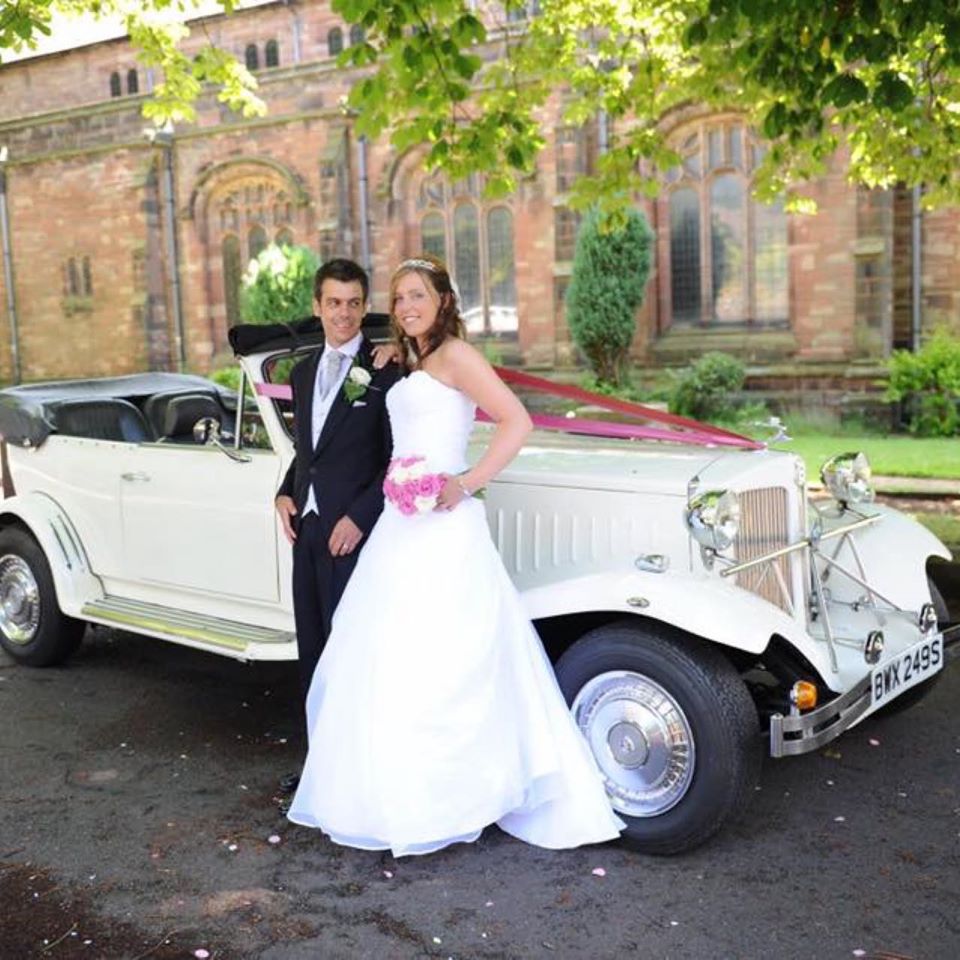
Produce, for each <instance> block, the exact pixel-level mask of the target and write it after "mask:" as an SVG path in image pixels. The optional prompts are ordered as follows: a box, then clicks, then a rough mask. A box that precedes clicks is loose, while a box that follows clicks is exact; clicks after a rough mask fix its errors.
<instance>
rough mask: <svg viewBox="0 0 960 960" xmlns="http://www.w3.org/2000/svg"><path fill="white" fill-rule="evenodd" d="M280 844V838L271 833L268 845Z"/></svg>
mask: <svg viewBox="0 0 960 960" xmlns="http://www.w3.org/2000/svg"><path fill="white" fill-rule="evenodd" d="M279 842H280V837H279V835H277V834H276V833H271V834H270V836H269V837H267V843H279Z"/></svg>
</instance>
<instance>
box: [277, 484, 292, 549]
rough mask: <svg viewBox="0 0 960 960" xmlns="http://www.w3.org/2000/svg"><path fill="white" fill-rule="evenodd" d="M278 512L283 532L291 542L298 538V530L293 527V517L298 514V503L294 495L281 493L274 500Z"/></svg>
mask: <svg viewBox="0 0 960 960" xmlns="http://www.w3.org/2000/svg"><path fill="white" fill-rule="evenodd" d="M274 504H275V505H276V508H277V513H278V514H280V524H281V526H282V527H283V534H284V536H285V537H286V538H287V541H288V542H289V543H291V544H292V543H293V541H294V540H296V539H297V532H296V531H295V530H294V529H293V518H294V517H295V516H296V515H297V505H296V504H295V503H294V502H293V497H288V496H287V495H286V494H281V495H280V496H279V497H277V499H276V500H275V501H274Z"/></svg>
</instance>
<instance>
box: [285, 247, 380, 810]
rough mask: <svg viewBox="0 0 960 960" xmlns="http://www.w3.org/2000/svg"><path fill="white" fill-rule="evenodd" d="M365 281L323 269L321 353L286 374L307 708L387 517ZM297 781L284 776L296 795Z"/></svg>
mask: <svg viewBox="0 0 960 960" xmlns="http://www.w3.org/2000/svg"><path fill="white" fill-rule="evenodd" d="M369 292H370V290H369V280H368V278H367V274H366V272H365V271H364V269H363V268H362V267H361V266H360V265H359V264H356V263H354V262H353V261H352V260H344V259H337V260H329V261H327V262H326V263H325V264H324V265H323V266H322V267H320V269H319V270H318V271H317V274H316V277H315V278H314V285H313V296H314V299H313V310H314V314H315V315H316V316H318V317H319V318H320V323H321V325H322V327H323V333H324V340H325V343H324V346H323V350H322V351H320V350H318V351H317V352H316V353H314V354H312V355H311V356H310V357H308V358H306V359H305V360H302V361H300V363H298V364H297V365H296V366H295V367H294V368H293V370H292V372H291V374H290V384H291V387H292V389H293V413H294V445H295V449H296V453H295V456H294V459H293V462H292V463H291V464H290V468H289V469H288V470H287V474H286V476H285V477H284V478H283V483H281V485H280V489H279V490H278V491H277V497H276V501H275V502H276V508H277V513H278V514H279V515H280V522H281V524H282V525H283V531H284V533H285V534H286V537H287V540H289V541H290V543H291V544H292V545H293V615H294V620H295V623H296V629H297V651H298V654H299V660H300V686H301V694H302V696H303V699H304V703H305V701H306V695H307V690H308V689H309V688H310V680H311V678H312V677H313V671H314V668H315V667H316V665H317V661H318V660H319V658H320V654H321V652H322V650H323V647H324V644H325V643H326V641H327V636H328V635H329V633H330V623H331V620H332V618H333V612H334V610H336V608H337V604H338V603H339V602H340V597H341V596H342V594H343V590H344V587H346V585H347V580H349V579H350V574H352V573H353V568H354V566H355V565H356V562H357V555H358V553H359V550H360V547H361V546H362V543H363V539H364V537H365V536H366V535H367V534H368V533H369V532H370V530H371V528H372V527H373V525H374V523H375V522H376V519H377V517H378V516H379V515H380V511H381V510H382V509H383V490H382V486H383V478H384V474H385V472H386V468H387V463H388V461H389V459H390V451H391V448H392V439H391V436H390V423H389V420H388V418H387V410H386V404H385V402H384V400H385V396H386V392H387V390H388V389H389V388H390V387H391V386H393V384H394V383H395V382H396V380H397V378H398V377H399V369H398V367H397V364H395V363H388V364H387V365H386V366H385V367H384V368H383V369H382V370H375V369H374V367H373V362H372V358H371V344H370V342H369V341H368V340H367V339H366V338H365V337H364V336H363V334H362V333H361V332H360V326H361V324H362V322H363V317H364V314H365V313H366V312H367V300H368V297H369ZM298 780H299V777H298V776H297V775H296V774H293V775H290V776H287V777H284V778H283V780H281V783H280V786H281V790H282V791H283V792H284V793H290V792H292V791H293V790H294V789H295V788H296V785H297V782H298Z"/></svg>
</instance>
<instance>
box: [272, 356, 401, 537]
mask: <svg viewBox="0 0 960 960" xmlns="http://www.w3.org/2000/svg"><path fill="white" fill-rule="evenodd" d="M322 354H323V350H322V349H320V350H317V351H316V353H314V354H312V355H311V356H309V357H307V358H306V359H304V360H301V361H300V363H298V364H297V365H296V366H295V367H294V368H293V370H292V371H291V374H290V384H291V386H292V388H293V417H294V445H295V448H296V455H295V457H294V459H293V462H292V463H291V464H290V468H289V469H288V470H287V474H286V476H285V477H284V478H283V483H281V484H280V489H279V490H278V491H277V496H280V495H281V494H285V495H286V496H289V497H293V500H294V502H295V503H296V505H297V517H298V518H299V517H301V516H302V515H303V508H304V506H305V505H306V502H307V493H308V491H309V489H310V485H311V484H312V485H313V491H314V496H315V497H316V501H317V507H318V512H319V515H320V520H321V524H322V527H323V530H324V535H325V536H329V535H330V531H331V530H332V529H333V527H334V524H336V522H337V521H338V520H339V519H340V518H341V517H342V516H344V515H346V516H348V517H350V519H351V520H352V521H353V522H354V523H355V524H356V525H357V526H358V527H359V528H360V529H361V530H362V531H363V533H364V534H365V535H366V534H368V533H369V532H370V530H371V528H372V527H373V525H374V523H375V522H376V520H377V517H378V516H379V515H380V512H381V510H383V478H384V475H385V473H386V469H387V464H388V463H389V460H390V453H391V450H392V449H393V438H392V437H391V435H390V421H389V418H388V417H387V408H386V403H385V399H386V393H387V390H389V389H390V387H392V386H393V384H394V383H396V382H397V380H398V379H399V378H400V370H399V368H398V366H397V365H396V364H395V363H388V364H387V365H386V366H385V367H384V368H383V369H382V370H374V369H373V364H372V362H371V359H370V342H369V341H368V340H367V339H366V338H364V339H363V341H362V342H361V344H360V350H359V351H358V352H357V361H356V362H357V363H358V364H360V365H361V366H363V367H365V368H366V369H367V370H368V371H370V373H371V375H372V380H371V382H370V385H369V386H368V387H367V391H366V393H365V394H364V395H363V396H362V397H361V398H360V400H359V402H355V403H353V404H351V403H350V401H348V400H347V399H346V397H345V396H344V392H343V386H341V387H340V389H339V390H338V391H337V397H336V399H335V400H334V402H333V404H332V405H331V407H330V411H329V413H328V414H327V420H326V422H325V423H324V425H323V429H322V430H321V432H320V439H319V440H318V442H317V446H316V449H314V447H313V397H314V388H315V384H316V376H317V365H318V364H319V363H320V357H321V356H322ZM344 383H346V380H344Z"/></svg>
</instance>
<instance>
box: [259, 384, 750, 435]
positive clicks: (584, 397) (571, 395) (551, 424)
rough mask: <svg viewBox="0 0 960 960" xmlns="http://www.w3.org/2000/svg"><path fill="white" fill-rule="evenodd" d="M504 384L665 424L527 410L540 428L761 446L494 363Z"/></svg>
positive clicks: (282, 396)
mask: <svg viewBox="0 0 960 960" xmlns="http://www.w3.org/2000/svg"><path fill="white" fill-rule="evenodd" d="M494 369H495V370H496V371H497V373H498V374H499V376H500V378H501V379H502V380H503V381H504V382H505V383H512V384H514V385H516V386H518V387H524V388H526V389H528V390H536V391H538V392H540V393H546V394H550V395H551V396H555V397H563V398H564V399H566V400H576V401H578V402H580V403H584V404H590V405H591V406H594V407H600V408H601V409H604V410H610V411H612V412H614V413H623V414H627V415H628V416H630V417H634V418H636V419H638V420H644V421H648V422H653V423H655V424H663V426H647V425H646V424H642V423H611V422H610V421H608V420H585V419H581V418H580V417H558V416H554V415H550V414H543V413H536V414H532V415H531V419H532V420H533V423H534V426H536V427H539V428H540V429H542V430H557V431H560V432H562V433H572V434H579V435H583V436H589V437H614V438H617V439H626V440H665V441H668V442H670V443H691V444H694V445H697V446H703V447H713V446H723V447H739V448H741V449H743V450H762V449H763V447H764V444H762V443H759V442H758V441H756V440H751V439H750V437H745V436H742V435H741V434H739V433H733V432H732V431H730V430H724V429H723V428H722V427H715V426H713V425H712V424H709V423H701V422H700V421H699V420H691V419H690V418H689V417H681V416H678V415H677V414H675V413H666V412H665V411H663V410H655V409H653V408H652V407H646V406H644V405H643V404H641V403H632V402H631V401H629V400H619V399H617V398H616V397H607V396H604V395H603V394H602V393H592V392H591V391H589V390H584V389H583V388H582V387H574V386H570V385H568V384H561V383H554V382H553V381H552V380H547V379H545V378H543V377H535V376H533V374H530V373H523V372H521V371H520V370H510V369H507V368H506V367H494ZM256 391H257V394H258V395H259V396H261V397H269V398H271V399H273V400H291V399H292V398H293V391H292V389H291V388H290V386H289V384H281V383H258V384H256ZM477 419H478V420H483V421H489V420H490V418H489V417H488V416H487V415H486V414H485V413H484V412H483V411H482V410H478V411H477Z"/></svg>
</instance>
